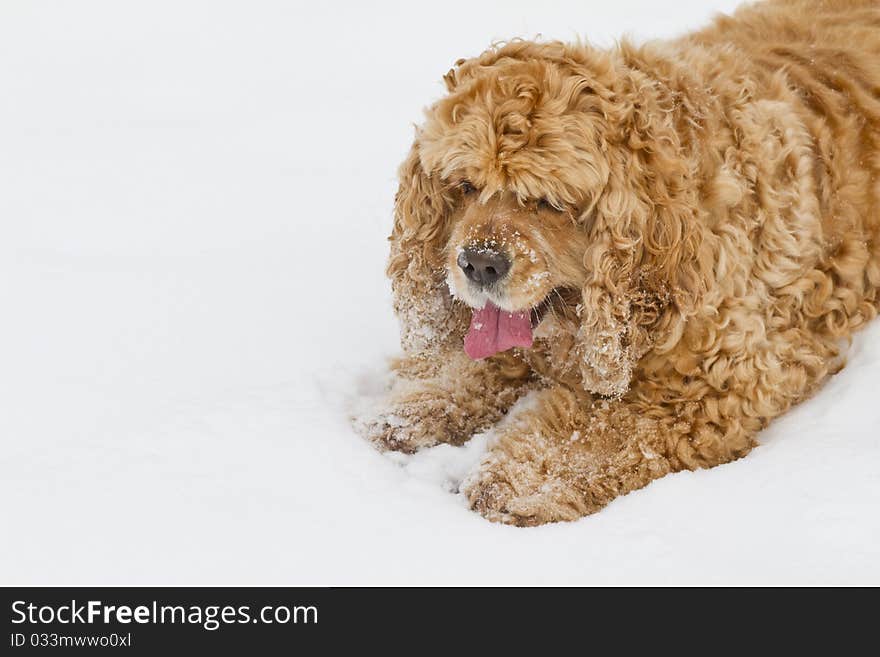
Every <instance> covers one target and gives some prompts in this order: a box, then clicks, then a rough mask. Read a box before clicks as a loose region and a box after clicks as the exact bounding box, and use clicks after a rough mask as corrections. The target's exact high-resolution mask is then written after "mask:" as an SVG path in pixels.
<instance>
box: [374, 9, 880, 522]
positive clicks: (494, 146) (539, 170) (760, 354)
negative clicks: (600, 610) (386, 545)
mask: <svg viewBox="0 0 880 657" xmlns="http://www.w3.org/2000/svg"><path fill="white" fill-rule="evenodd" d="M445 81H446V86H447V89H448V94H447V95H446V96H445V97H444V98H442V99H441V100H439V101H438V102H437V103H435V104H434V105H433V106H432V107H430V108H429V109H428V110H427V116H426V120H425V123H424V125H423V126H421V127H420V128H419V129H418V131H417V135H416V139H415V143H414V144H413V147H412V150H411V152H410V154H409V156H408V158H407V159H406V161H405V162H404V164H403V166H402V168H401V172H400V189H399V192H398V194H397V197H396V204H395V222H394V229H393V233H392V235H391V238H390V239H391V257H390V262H389V265H388V274H389V276H390V277H391V281H392V289H393V294H394V306H395V310H396V312H397V314H398V315H399V318H400V320H401V337H402V344H403V347H404V350H405V352H406V353H407V355H406V357H404V358H402V359H401V360H400V361H398V362H397V363H395V365H394V370H395V372H396V381H395V383H394V385H393V387H392V390H391V392H390V395H391V396H390V398H389V400H388V406H387V408H385V409H384V410H383V412H382V413H380V414H379V415H378V416H377V417H374V418H372V419H371V420H370V421H367V422H365V423H364V426H365V428H366V431H367V433H368V435H369V437H370V438H371V439H372V440H373V441H374V442H375V443H376V444H378V445H379V446H380V447H382V448H384V449H395V450H402V451H407V452H411V451H414V450H416V449H419V448H422V447H425V446H429V445H433V444H437V443H441V442H449V443H454V444H460V443H462V442H464V441H466V440H467V439H468V438H469V437H470V436H471V435H472V434H473V433H475V432H477V431H481V430H485V429H487V428H489V427H491V426H493V425H495V424H496V423H498V422H499V420H501V419H502V418H504V417H505V416H506V415H508V411H509V410H510V409H511V407H513V406H514V404H515V403H516V401H517V400H518V399H519V398H521V397H522V396H523V395H524V394H525V393H526V392H531V396H530V398H529V400H528V403H522V404H519V405H517V406H516V407H515V408H514V412H512V413H510V414H509V415H508V417H506V418H505V419H504V421H503V422H501V423H500V424H498V426H497V428H496V430H495V435H494V437H493V439H492V441H491V442H490V444H489V448H488V452H487V454H486V455H485V457H484V458H483V460H482V462H481V463H480V465H479V466H478V467H477V468H476V470H475V471H474V472H472V473H471V474H470V475H469V476H468V477H467V478H466V480H465V481H464V482H463V484H462V491H463V493H464V494H465V496H466V498H467V500H469V502H470V505H471V506H472V507H473V508H474V509H476V510H477V511H479V512H480V513H482V514H483V515H484V516H486V517H487V518H489V519H490V520H495V521H501V522H507V523H513V524H518V525H534V524H540V523H545V522H553V521H559V520H572V519H575V518H578V517H580V516H583V515H585V514H588V513H592V512H595V511H597V510H598V509H600V508H601V507H602V506H604V505H605V504H607V503H608V502H609V501H610V500H612V499H613V498H615V497H616V496H618V495H622V494H624V493H627V492H629V491H632V490H634V489H637V488H641V487H643V486H645V485H646V484H648V483H649V482H650V481H651V480H653V479H655V478H657V477H660V476H663V475H664V474H666V473H669V472H674V471H678V470H682V469H694V468H705V467H711V466H714V465H717V464H720V463H724V462H727V461H730V460H732V459H736V458H739V457H741V456H743V455H745V454H746V453H748V452H749V450H751V449H752V447H753V446H754V445H755V444H756V435H757V433H758V432H759V431H760V430H761V429H762V428H763V427H764V426H766V425H767V423H768V422H769V421H770V420H771V419H772V418H774V417H776V416H778V415H780V414H781V413H784V412H785V411H786V410H787V409H788V408H790V407H791V406H792V405H793V404H795V403H797V402H799V401H801V400H803V399H805V398H807V397H808V396H809V395H810V394H811V393H812V392H813V391H815V390H816V388H817V386H819V385H820V384H821V383H822V382H823V380H825V379H826V378H827V376H828V375H829V374H831V373H833V372H835V371H836V370H837V369H839V368H840V367H842V364H843V355H844V352H845V350H846V348H847V346H848V341H849V338H850V336H851V335H852V333H853V332H854V331H855V330H856V329H858V328H859V327H861V326H862V325H864V324H865V323H866V322H867V321H869V320H870V319H872V318H873V317H874V316H875V315H876V314H877V310H878V286H880V4H878V3H877V1H876V0H776V1H770V2H764V3H758V4H754V5H748V6H744V7H742V8H741V9H740V10H738V11H737V12H736V13H735V14H734V15H733V16H731V17H726V16H725V17H720V18H718V19H716V21H715V22H714V23H713V24H712V25H711V26H710V27H708V28H706V29H703V30H701V31H699V32H696V33H694V34H690V35H688V36H685V37H683V38H680V39H677V40H674V41H665V42H651V43H648V44H645V45H642V46H636V45H633V44H631V43H628V42H623V43H620V44H619V45H618V46H617V47H615V48H614V49H612V50H598V49H594V48H592V47H589V46H587V45H583V44H576V45H570V44H565V43H559V42H550V43H533V42H528V41H514V42H510V43H507V44H503V45H499V46H497V47H493V48H491V49H490V50H488V51H486V52H484V53H483V54H482V55H480V56H479V57H476V58H473V59H468V60H460V61H459V62H457V63H456V65H455V68H453V69H452V70H451V71H449V73H448V74H447V75H446V76H445ZM487 244H489V245H492V247H493V248H495V249H498V250H500V251H501V252H503V253H504V254H505V255H506V257H508V258H509V259H510V261H511V263H512V266H511V269H510V273H509V274H508V276H507V279H506V280H505V283H504V286H503V288H499V289H497V290H494V291H489V292H486V291H481V290H478V289H475V288H474V286H472V285H470V284H469V283H468V281H467V280H466V278H465V277H464V275H463V273H462V270H461V267H460V266H457V263H456V258H457V255H458V254H460V252H461V250H462V248H465V247H468V246H474V245H476V246H485V245H487ZM487 300H490V301H492V302H493V303H495V304H497V305H498V306H499V307H500V308H501V309H502V311H509V312H517V311H526V310H527V311H529V312H531V313H533V314H536V315H537V316H538V318H539V320H540V323H539V324H537V326H536V328H535V333H534V344H533V346H532V347H531V348H516V349H513V350H509V351H506V352H504V353H501V354H498V355H496V356H493V357H490V358H487V359H485V360H477V361H472V360H470V359H468V358H467V357H466V356H465V355H464V353H463V351H462V340H463V336H464V335H465V333H466V331H467V329H468V322H469V321H470V316H471V312H472V311H473V309H475V308H480V307H481V305H482V304H483V303H485V302H486V301H487ZM538 310H540V311H541V314H540V315H538Z"/></svg>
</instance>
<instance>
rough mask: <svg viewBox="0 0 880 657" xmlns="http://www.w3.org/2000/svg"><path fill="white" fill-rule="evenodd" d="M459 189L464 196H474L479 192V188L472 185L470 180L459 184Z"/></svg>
mask: <svg viewBox="0 0 880 657" xmlns="http://www.w3.org/2000/svg"><path fill="white" fill-rule="evenodd" d="M458 188H459V190H461V193H462V194H473V193H474V192H476V191H477V188H476V187H474V186H473V184H471V181H470V180H462V181H461V182H460V183H458Z"/></svg>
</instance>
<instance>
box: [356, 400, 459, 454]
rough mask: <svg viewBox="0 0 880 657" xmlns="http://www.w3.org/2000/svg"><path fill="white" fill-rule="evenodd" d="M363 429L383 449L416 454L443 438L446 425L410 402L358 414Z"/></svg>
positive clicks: (359, 424)
mask: <svg viewBox="0 0 880 657" xmlns="http://www.w3.org/2000/svg"><path fill="white" fill-rule="evenodd" d="M355 425H356V426H357V427H358V428H359V430H360V433H361V434H362V435H363V436H364V437H366V438H367V440H369V441H370V442H371V443H373V444H374V445H376V447H378V448H379V449H381V450H383V451H384V450H392V451H396V452H404V453H405V454H412V453H413V452H416V451H418V450H420V449H422V448H425V447H432V446H434V445H436V444H438V443H439V442H441V440H442V435H443V433H442V432H443V431H444V427H442V426H437V424H436V423H435V422H432V421H431V418H430V417H423V416H421V415H420V414H419V413H418V412H417V411H415V410H414V409H412V408H408V407H407V406H391V407H390V408H387V409H385V410H383V411H381V412H379V413H376V414H374V415H373V416H368V417H358V418H355Z"/></svg>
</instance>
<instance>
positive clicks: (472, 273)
mask: <svg viewBox="0 0 880 657" xmlns="http://www.w3.org/2000/svg"><path fill="white" fill-rule="evenodd" d="M458 266H459V267H461V270H462V271H463V272H464V275H465V276H467V277H468V278H469V279H470V280H472V281H473V282H474V283H476V284H477V285H492V283H495V282H496V281H498V280H500V279H502V278H504V276H505V275H506V274H507V272H508V271H510V260H508V259H507V257H506V256H504V255H503V254H501V253H498V252H497V251H493V250H492V249H487V248H467V249H464V250H462V252H461V253H459V254H458Z"/></svg>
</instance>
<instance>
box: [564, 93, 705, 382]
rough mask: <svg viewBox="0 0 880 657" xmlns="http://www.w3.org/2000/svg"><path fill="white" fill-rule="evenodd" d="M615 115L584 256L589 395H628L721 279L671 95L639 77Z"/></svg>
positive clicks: (583, 341) (583, 353)
mask: <svg viewBox="0 0 880 657" xmlns="http://www.w3.org/2000/svg"><path fill="white" fill-rule="evenodd" d="M626 82H627V84H626V85H625V86H624V87H623V88H622V90H621V92H620V93H619V95H618V96H617V98H616V102H615V103H614V107H613V108H607V109H608V111H607V114H608V118H609V119H610V121H611V124H612V125H615V126H617V128H618V129H617V131H616V133H615V134H613V135H612V136H611V142H610V143H609V144H608V148H607V151H606V154H607V157H608V164H609V179H608V183H607V185H606V187H605V189H604V190H603V191H602V193H601V195H600V196H599V198H598V200H597V202H596V205H595V208H594V217H595V218H594V222H593V224H592V226H591V228H590V233H591V239H590V245H589V247H588V248H587V250H586V252H585V254H584V266H585V268H586V271H587V272H588V273H587V279H586V283H585V285H584V287H583V290H582V295H583V303H582V306H581V308H580V319H581V323H580V328H579V332H578V340H577V349H578V356H579V362H580V367H581V374H582V379H583V384H584V387H585V388H586V389H587V390H590V391H591V392H595V393H598V394H602V395H609V396H620V395H622V394H623V393H624V392H626V390H627V389H628V387H629V383H630V379H631V377H632V373H633V369H634V368H635V365H636V362H637V361H638V360H639V359H640V358H641V357H642V356H643V355H644V354H645V353H646V352H647V351H648V350H650V349H652V348H653V349H656V350H658V351H662V350H664V349H669V348H672V347H673V346H674V344H675V342H677V340H678V338H679V337H680V336H681V331H682V329H683V325H684V320H685V319H686V317H687V316H688V315H689V314H691V313H692V312H693V310H694V308H695V305H696V302H697V299H698V298H699V297H700V295H701V294H702V293H703V292H704V291H705V289H706V286H707V283H708V281H709V280H711V277H712V268H713V260H712V256H711V252H710V251H709V248H708V245H707V244H706V243H704V239H703V238H704V234H703V224H702V222H701V221H699V219H698V214H699V212H700V204H699V200H698V195H699V192H698V189H697V186H696V185H695V183H694V181H692V180H691V179H690V176H691V173H692V172H691V170H690V165H689V161H688V159H687V154H686V153H685V151H684V149H683V148H682V144H681V139H680V137H679V135H678V134H677V132H676V124H675V118H674V113H673V111H672V110H671V109H670V108H671V102H672V101H671V99H667V98H666V96H667V95H669V96H671V93H670V92H669V91H668V90H667V89H664V88H663V87H662V86H660V85H659V84H658V83H656V82H654V81H649V80H647V79H637V78H631V79H629V80H627V81H626Z"/></svg>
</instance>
